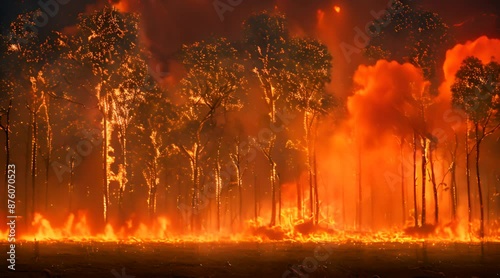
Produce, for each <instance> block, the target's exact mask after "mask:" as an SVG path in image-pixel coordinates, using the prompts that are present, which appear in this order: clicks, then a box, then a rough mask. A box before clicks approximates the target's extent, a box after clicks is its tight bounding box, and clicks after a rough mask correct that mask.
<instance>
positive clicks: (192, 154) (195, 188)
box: [177, 38, 245, 228]
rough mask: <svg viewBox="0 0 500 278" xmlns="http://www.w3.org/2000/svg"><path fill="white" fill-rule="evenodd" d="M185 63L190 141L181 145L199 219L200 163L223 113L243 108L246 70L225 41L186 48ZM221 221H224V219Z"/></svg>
mask: <svg viewBox="0 0 500 278" xmlns="http://www.w3.org/2000/svg"><path fill="white" fill-rule="evenodd" d="M181 62H182V64H183V65H184V67H185V68H186V71H187V73H186V76H185V77H184V78H183V80H182V81H181V86H182V88H181V93H182V96H183V101H184V105H183V107H182V108H181V109H182V112H181V118H182V119H183V120H182V121H183V122H184V126H183V128H185V134H189V137H190V138H189V139H187V138H185V140H182V141H181V142H178V143H177V144H178V146H179V148H180V149H181V150H182V151H183V153H184V154H185V155H186V157H187V158H188V159H189V161H190V164H191V171H192V173H191V182H192V194H193V195H192V202H191V207H192V212H193V213H194V214H195V215H198V213H199V211H198V205H199V200H200V199H199V195H200V189H201V188H200V174H201V165H200V162H201V160H200V159H201V156H202V155H203V152H204V150H205V148H206V147H207V144H208V143H209V141H210V137H208V138H207V137H206V136H205V134H206V132H207V131H208V130H210V129H212V128H213V127H214V126H215V125H216V124H217V123H216V121H215V119H216V118H217V116H218V113H219V112H224V111H226V110H233V109H239V108H240V100H239V98H238V95H237V94H238V93H239V92H241V89H242V88H243V84H244V83H245V77H244V67H243V64H241V62H239V60H238V52H237V50H236V49H235V48H234V47H233V46H232V45H231V43H230V42H229V41H227V39H225V38H219V39H212V40H210V41H201V42H197V43H194V44H192V45H184V46H183V47H182V54H181ZM216 139H217V138H216ZM216 141H219V140H218V139H217V140H216ZM212 143H213V142H212ZM215 145H217V146H219V144H215ZM216 148H218V147H216ZM216 152H217V151H216ZM216 172H217V171H216ZM215 179H216V183H217V184H219V182H218V181H220V175H216V176H215ZM216 190H217V191H216V194H217V195H216V201H217V206H218V207H220V188H217V189H216ZM191 217H192V219H191V228H194V224H195V223H194V220H195V219H194V217H193V215H192V216H191ZM217 217H218V219H220V215H218V216H217ZM197 224H198V223H197Z"/></svg>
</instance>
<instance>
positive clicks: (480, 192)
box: [475, 123, 484, 238]
mask: <svg viewBox="0 0 500 278" xmlns="http://www.w3.org/2000/svg"><path fill="white" fill-rule="evenodd" d="M475 127H476V177H477V192H478V194H479V209H480V213H481V219H480V226H479V237H480V238H484V204H483V189H482V188H481V175H480V173H479V151H480V145H481V141H482V140H483V137H479V124H478V123H475Z"/></svg>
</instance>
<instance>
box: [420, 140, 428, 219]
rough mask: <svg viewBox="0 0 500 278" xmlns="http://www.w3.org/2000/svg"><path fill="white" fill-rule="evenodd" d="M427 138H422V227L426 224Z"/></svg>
mask: <svg viewBox="0 0 500 278" xmlns="http://www.w3.org/2000/svg"><path fill="white" fill-rule="evenodd" d="M426 174H427V138H425V137H423V138H422V220H421V222H422V227H423V226H425V225H426V214H427V210H426V198H425V185H426V177H427V175H426Z"/></svg>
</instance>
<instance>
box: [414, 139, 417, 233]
mask: <svg viewBox="0 0 500 278" xmlns="http://www.w3.org/2000/svg"><path fill="white" fill-rule="evenodd" d="M413 209H414V212H413V214H414V217H413V218H414V220H415V228H416V227H418V207H417V134H416V133H415V132H413Z"/></svg>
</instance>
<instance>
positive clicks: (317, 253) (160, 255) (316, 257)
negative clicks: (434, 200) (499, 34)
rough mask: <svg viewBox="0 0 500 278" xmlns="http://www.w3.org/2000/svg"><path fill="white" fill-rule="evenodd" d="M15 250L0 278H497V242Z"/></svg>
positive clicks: (76, 245) (51, 245)
mask: <svg viewBox="0 0 500 278" xmlns="http://www.w3.org/2000/svg"><path fill="white" fill-rule="evenodd" d="M0 246H1V247H2V248H1V250H5V252H3V254H6V252H7V243H5V242H3V243H0ZM318 247H319V248H318ZM16 249H17V250H16V255H17V256H16V257H17V258H16V271H7V266H6V264H5V259H3V261H4V263H2V269H0V277H92V278H96V277H108V278H113V277H126V278H132V277H137V278H139V277H151V278H154V277H261V278H264V277H370V278H371V277H381V278H383V277H469V278H471V277H500V243H484V244H480V243H474V244H466V243H423V242H420V243H370V244H365V243H354V242H353V243H322V244H319V243H291V242H279V243H278V242H276V243H153V242H149V243H142V242H137V243H127V244H125V243H97V242H64V243H61V242H41V243H39V246H38V253H39V257H38V259H36V258H35V253H36V252H35V251H34V250H35V249H36V248H35V246H34V243H32V242H25V243H22V244H21V243H18V244H17V248H16ZM4 256H5V255H4ZM307 275H309V276H307Z"/></svg>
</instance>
